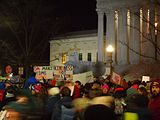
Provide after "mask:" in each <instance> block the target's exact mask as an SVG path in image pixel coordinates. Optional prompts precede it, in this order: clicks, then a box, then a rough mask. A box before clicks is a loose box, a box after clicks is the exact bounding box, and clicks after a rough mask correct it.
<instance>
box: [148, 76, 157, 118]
mask: <svg viewBox="0 0 160 120" xmlns="http://www.w3.org/2000/svg"><path fill="white" fill-rule="evenodd" d="M150 92H151V94H152V98H151V100H150V101H149V104H148V109H149V111H150V112H151V116H152V120H160V80H159V79H158V80H154V81H152V83H151V86H150Z"/></svg>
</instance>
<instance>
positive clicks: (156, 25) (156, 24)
mask: <svg viewBox="0 0 160 120" xmlns="http://www.w3.org/2000/svg"><path fill="white" fill-rule="evenodd" d="M154 25H155V60H156V61H157V27H158V23H157V22H155V23H154Z"/></svg>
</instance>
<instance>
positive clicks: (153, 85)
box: [150, 79, 160, 97]
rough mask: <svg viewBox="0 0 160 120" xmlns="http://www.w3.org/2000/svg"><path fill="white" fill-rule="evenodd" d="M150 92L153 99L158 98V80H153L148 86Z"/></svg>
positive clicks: (159, 83)
mask: <svg viewBox="0 0 160 120" xmlns="http://www.w3.org/2000/svg"><path fill="white" fill-rule="evenodd" d="M150 92H151V94H152V95H153V97H156V96H159V94H160V80H159V79H158V80H154V81H152V83H151V86H150Z"/></svg>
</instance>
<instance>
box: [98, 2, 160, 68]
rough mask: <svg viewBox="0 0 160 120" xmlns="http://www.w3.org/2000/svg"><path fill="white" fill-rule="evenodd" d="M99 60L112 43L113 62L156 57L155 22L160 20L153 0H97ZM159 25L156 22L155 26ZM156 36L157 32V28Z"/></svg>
mask: <svg viewBox="0 0 160 120" xmlns="http://www.w3.org/2000/svg"><path fill="white" fill-rule="evenodd" d="M96 10H97V13H98V61H104V60H105V59H107V58H106V56H104V54H103V50H104V47H105V46H107V45H108V44H111V45H112V46H113V47H114V48H115V51H114V53H113V63H114V65H127V64H138V63H148V62H154V61H155V60H157V59H159V58H160V56H159V55H158V53H157V52H159V51H157V52H156V50H157V49H156V50H155V44H156V45H157V46H159V47H160V42H159V41H157V42H156V38H155V37H156V36H155V26H154V24H155V23H159V24H160V18H159V16H158V15H160V6H159V5H157V4H155V2H154V1H153V0H97V9H96ZM158 27H159V26H158ZM158 36H159V32H158Z"/></svg>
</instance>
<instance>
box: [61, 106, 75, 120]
mask: <svg viewBox="0 0 160 120" xmlns="http://www.w3.org/2000/svg"><path fill="white" fill-rule="evenodd" d="M75 119H76V111H75V109H74V108H67V107H66V106H64V105H61V120H75Z"/></svg>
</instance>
